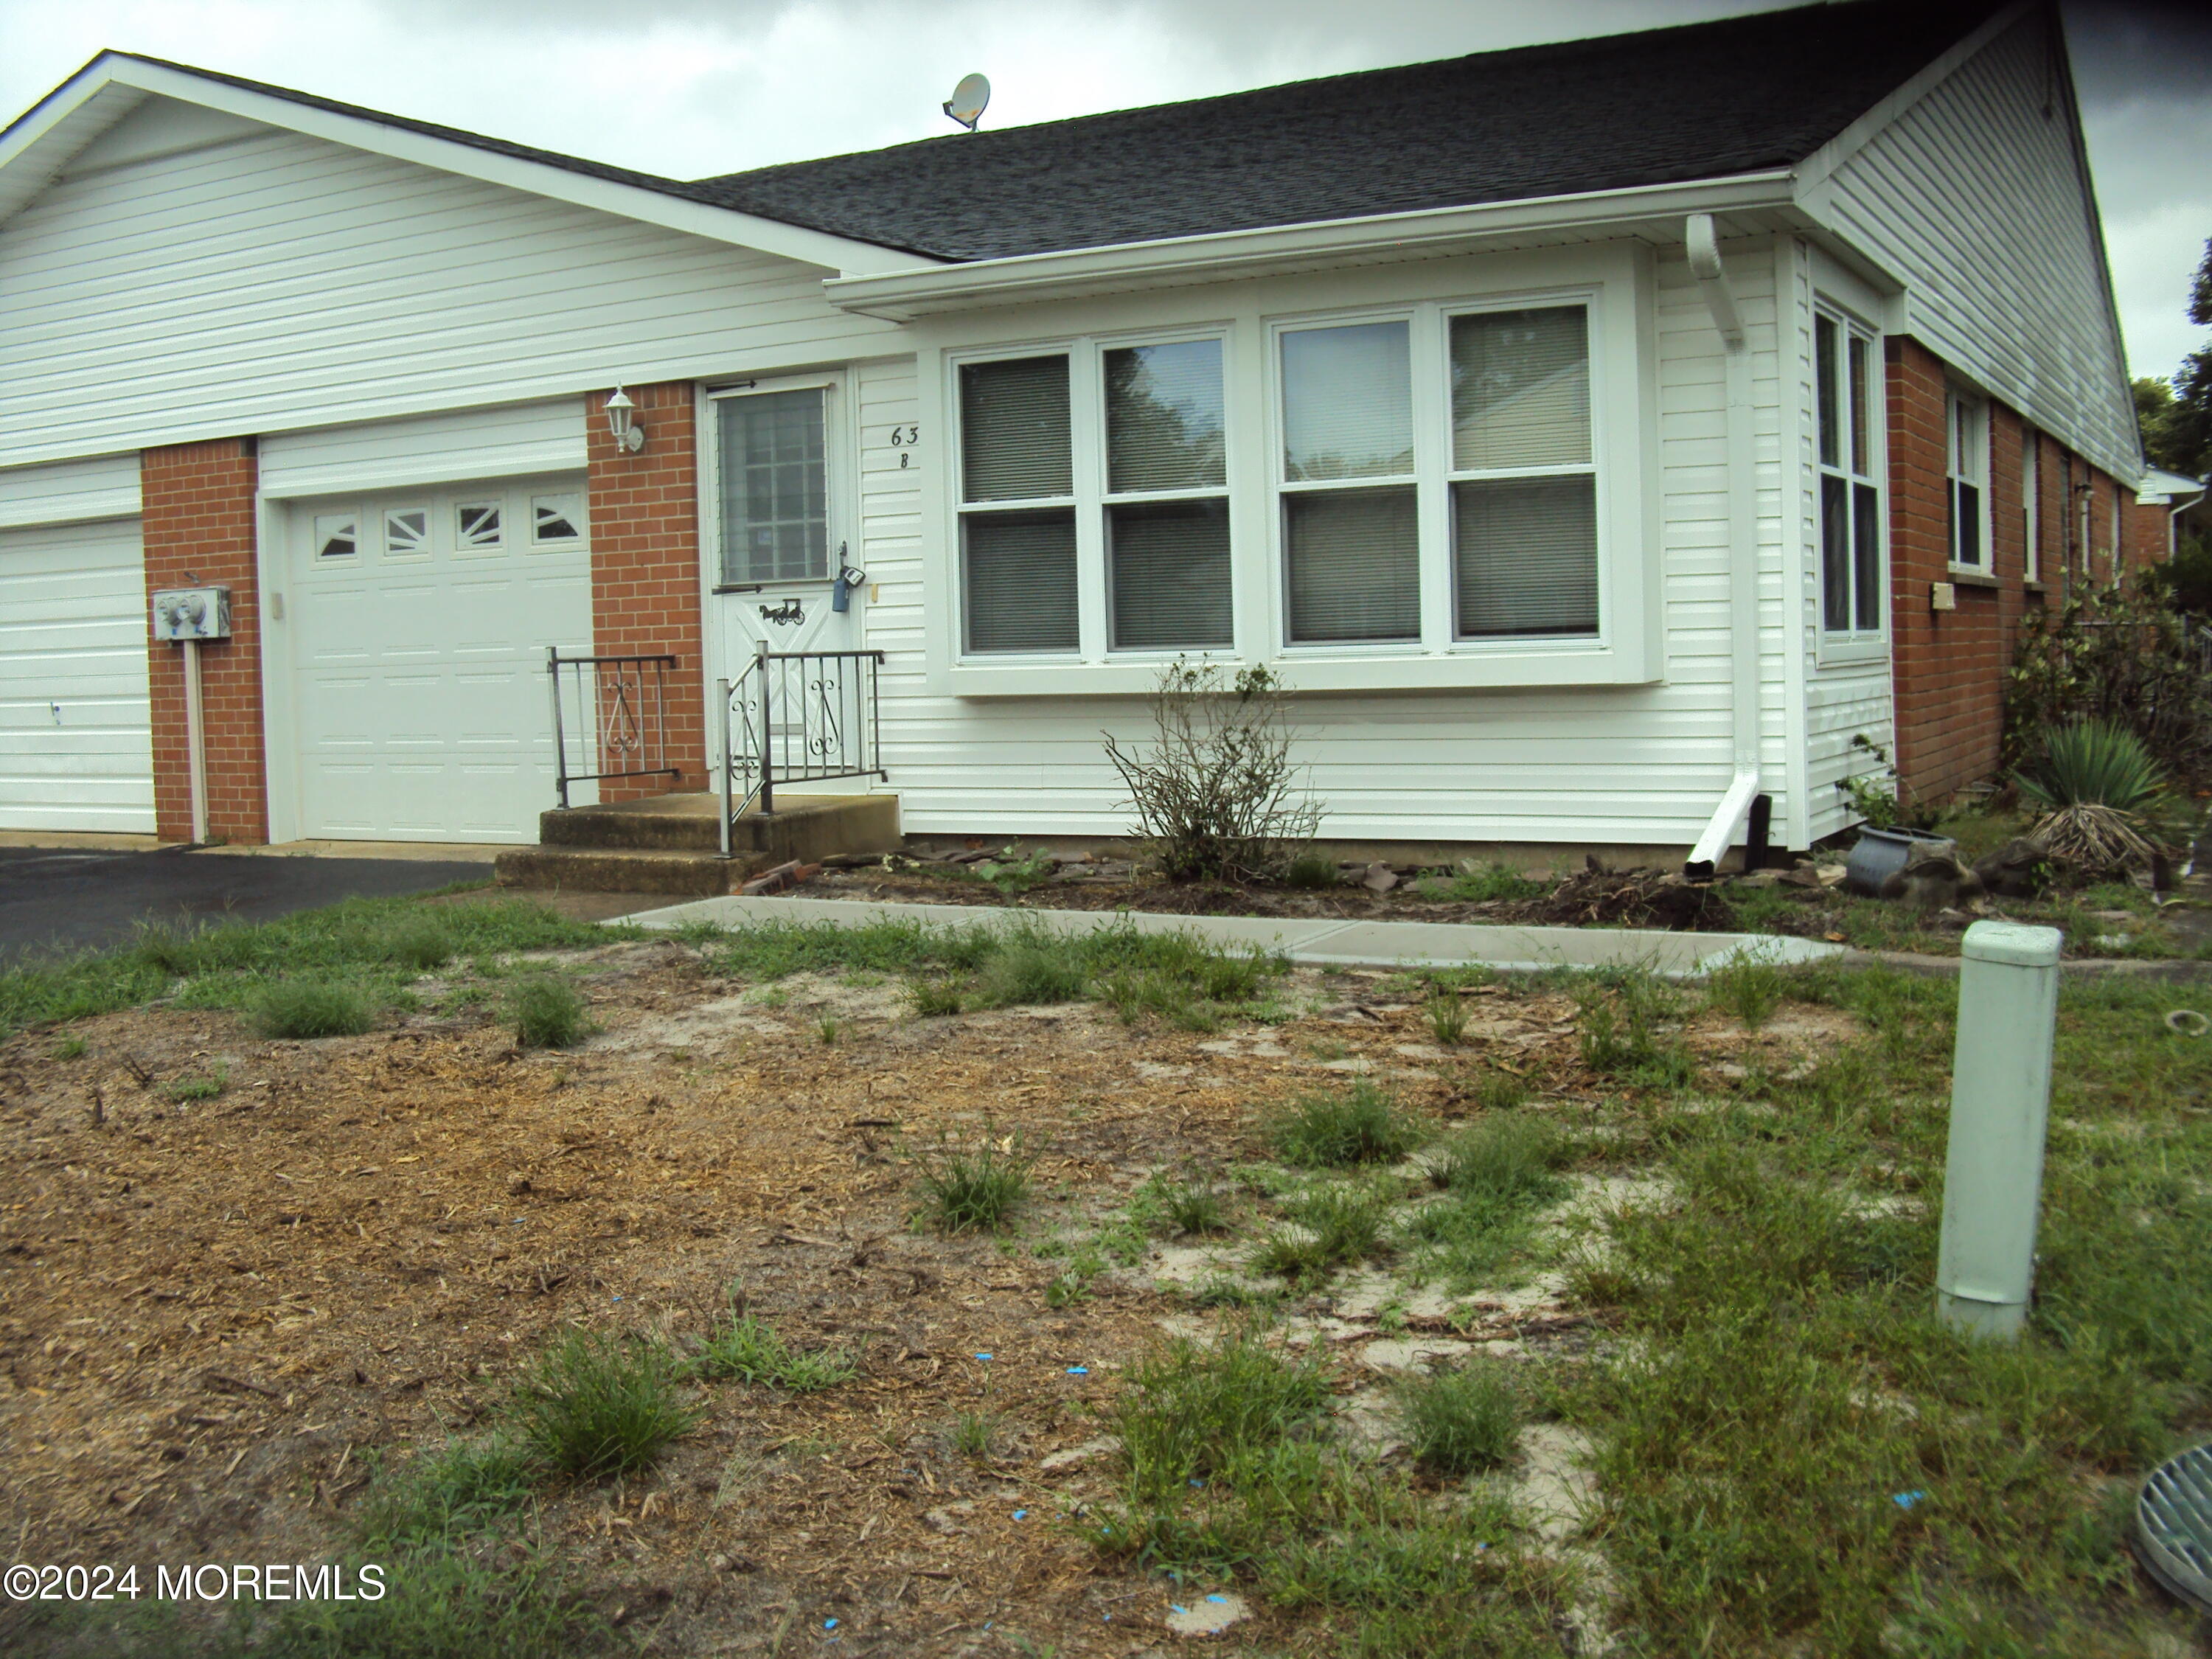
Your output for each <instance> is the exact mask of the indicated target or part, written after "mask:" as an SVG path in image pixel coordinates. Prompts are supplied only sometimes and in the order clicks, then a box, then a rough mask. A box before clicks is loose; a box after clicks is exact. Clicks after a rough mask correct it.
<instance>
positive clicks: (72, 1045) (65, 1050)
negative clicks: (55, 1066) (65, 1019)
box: [53, 1036, 85, 1060]
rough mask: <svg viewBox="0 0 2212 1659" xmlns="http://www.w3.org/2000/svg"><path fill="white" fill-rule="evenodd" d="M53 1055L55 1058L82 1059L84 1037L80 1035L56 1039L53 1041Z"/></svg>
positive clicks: (83, 1054)
mask: <svg viewBox="0 0 2212 1659" xmlns="http://www.w3.org/2000/svg"><path fill="white" fill-rule="evenodd" d="M53 1056H54V1058H55V1059H56V1060H82V1059H83V1058H84V1056H85V1042H84V1039H83V1038H82V1037H81V1036H65V1037H62V1038H60V1039H58V1041H56V1042H55V1043H54V1047H53Z"/></svg>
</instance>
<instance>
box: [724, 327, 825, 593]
mask: <svg viewBox="0 0 2212 1659" xmlns="http://www.w3.org/2000/svg"><path fill="white" fill-rule="evenodd" d="M817 388H818V389H819V390H820V391H821V392H822V394H823V397H822V465H823V496H822V501H823V518H824V520H825V523H824V530H825V532H826V533H825V534H824V536H823V562H824V563H825V564H826V565H827V566H828V567H829V568H827V569H826V570H824V571H823V574H820V575H819V576H792V577H787V578H784V579H782V580H776V581H772V582H726V581H724V580H722V574H723V565H722V531H723V526H722V429H721V418H722V416H721V405H722V404H725V403H727V402H729V401H731V400H732V399H734V398H754V397H767V396H769V395H771V394H773V393H775V392H810V391H813V390H816V389H817ZM852 403H853V399H852V398H851V396H850V395H849V392H848V378H847V376H846V374H845V373H844V372H843V371H842V370H835V371H830V372H828V373H824V374H791V375H778V376H776V377H775V378H774V379H772V380H770V379H760V380H743V381H738V382H737V383H735V384H732V385H726V386H714V385H708V386H702V387H701V388H700V391H699V402H698V410H699V424H698V430H699V434H700V441H699V444H698V446H697V453H698V460H699V541H700V560H699V574H700V576H701V579H702V585H703V586H704V588H705V593H706V597H707V599H709V600H712V599H714V597H715V596H716V595H718V594H725V593H759V592H767V591H769V590H770V589H773V590H775V591H776V592H781V591H782V590H784V589H786V588H821V589H827V588H828V587H829V586H830V584H831V583H833V582H835V581H836V580H837V570H838V556H837V549H838V546H839V544H844V546H845V548H846V553H845V562H846V563H848V564H853V565H858V564H859V563H860V561H859V560H858V559H856V558H855V557H854V543H855V541H856V540H857V538H856V535H855V533H854V532H855V528H856V526H857V525H858V523H859V509H858V507H857V505H856V504H855V503H854V500H853V496H854V489H855V480H854V466H853V457H854V454H855V453H856V452H857V447H858V445H857V440H856V438H855V435H854V433H853V432H852V431H851V429H850V428H851V424H852V419H853V410H852Z"/></svg>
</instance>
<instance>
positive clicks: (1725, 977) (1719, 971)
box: [1705, 946, 1790, 1031]
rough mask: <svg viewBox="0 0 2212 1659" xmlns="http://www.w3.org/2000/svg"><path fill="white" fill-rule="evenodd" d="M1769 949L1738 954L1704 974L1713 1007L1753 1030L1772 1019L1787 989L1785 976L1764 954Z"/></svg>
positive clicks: (1707, 995)
mask: <svg viewBox="0 0 2212 1659" xmlns="http://www.w3.org/2000/svg"><path fill="white" fill-rule="evenodd" d="M1769 951H1771V946H1770V947H1766V948H1765V949H1760V948H1759V947H1753V948H1751V949H1748V950H1745V951H1740V952H1738V953H1737V954H1736V955H1735V956H1734V957H1731V958H1730V959H1729V961H1727V962H1724V963H1722V964H1721V965H1720V966H1719V967H1717V968H1715V969H1712V970H1711V972H1709V973H1707V974H1706V975H1705V995H1706V998H1707V1000H1709V1001H1711V1004H1712V1005H1713V1006H1714V1007H1716V1008H1722V1009H1725V1010H1726V1011H1727V1012H1729V1013H1731V1014H1734V1015H1735V1017H1736V1018H1738V1019H1739V1020H1741V1021H1742V1022H1743V1025H1744V1029H1745V1030H1750V1031H1756V1030H1759V1027H1760V1026H1762V1025H1764V1024H1766V1022H1767V1021H1768V1020H1770V1019H1771V1018H1774V1011H1775V1010H1776V1009H1778V1008H1779V1007H1780V1006H1782V999H1783V997H1784V995H1785V994H1787V992H1788V990H1789V984H1790V981H1789V976H1788V975H1787V974H1786V973H1785V972H1784V970H1783V969H1782V967H1781V966H1780V964H1778V963H1777V962H1776V961H1775V960H1774V959H1773V957H1772V956H1771V955H1770V954H1768V952H1769Z"/></svg>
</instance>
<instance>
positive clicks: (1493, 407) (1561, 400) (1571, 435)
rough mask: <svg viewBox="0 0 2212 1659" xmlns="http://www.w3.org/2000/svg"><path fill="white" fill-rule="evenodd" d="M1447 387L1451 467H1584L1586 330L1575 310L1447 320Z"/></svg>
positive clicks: (1498, 313)
mask: <svg viewBox="0 0 2212 1659" xmlns="http://www.w3.org/2000/svg"><path fill="white" fill-rule="evenodd" d="M1451 388H1452V465H1454V466H1455V468H1457V469H1459V470H1461V471H1476V470H1483V471H1492V470H1497V471H1504V470H1510V469H1513V468H1518V467H1534V466H1579V465H1587V464H1588V463H1589V459H1590V407H1589V320H1588V319H1586V318H1585V317H1584V316H1583V308H1582V307H1580V306H1547V307H1544V308H1543V309H1541V310H1532V311H1491V312H1481V313H1476V314H1475V315H1474V316H1469V317H1455V318H1453V319H1452V322H1451Z"/></svg>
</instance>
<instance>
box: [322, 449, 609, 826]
mask: <svg viewBox="0 0 2212 1659" xmlns="http://www.w3.org/2000/svg"><path fill="white" fill-rule="evenodd" d="M292 513H293V519H292V526H291V538H290V539H291V544H292V571H293V575H292V593H293V604H294V617H293V623H294V627H295V657H294V661H295V688H296V696H297V700H298V722H297V730H298V732H299V744H300V769H299V776H300V797H301V800H300V805H301V817H300V833H301V835H302V836H306V837H308V838H311V839H313V838H325V837H327V838H331V839H341V840H343V839H351V840H363V841H451V842H515V843H526V842H534V841H536V840H537V839H538V814H539V813H540V812H541V811H544V810H545V809H546V808H548V807H550V806H553V805H556V799H555V793H554V765H553V731H552V697H551V692H550V689H549V687H548V684H547V676H546V671H545V652H546V647H548V646H558V647H560V649H561V652H562V655H564V656H567V655H582V654H585V653H588V652H589V651H590V650H591V646H592V570H591V549H590V541H589V537H588V530H587V526H586V524H585V521H584V480H583V479H582V478H581V477H550V478H534V479H520V480H516V479H507V480H501V481H499V482H497V483H485V484H480V485H473V486H469V485H464V486H458V487H457V486H453V485H441V486H440V487H438V488H437V489H422V490H415V491H410V492H403V493H393V494H386V495H380V496H377V497H372V498H368V499H349V500H341V501H332V500H327V499H325V500H320V501H301V502H297V503H295V505H294V507H293V509H292Z"/></svg>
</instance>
